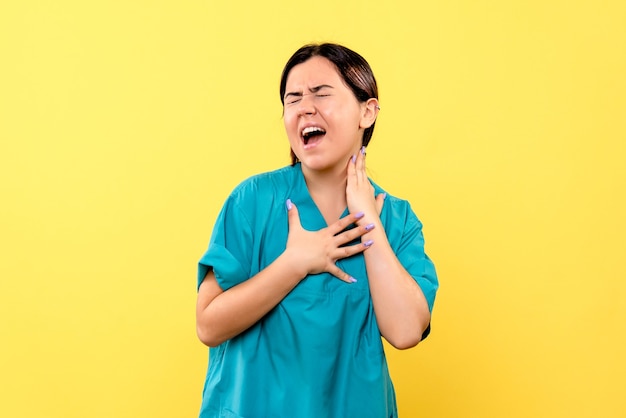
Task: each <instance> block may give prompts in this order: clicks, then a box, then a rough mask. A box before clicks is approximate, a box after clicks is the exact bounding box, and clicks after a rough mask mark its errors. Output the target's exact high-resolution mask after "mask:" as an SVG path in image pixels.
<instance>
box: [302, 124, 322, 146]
mask: <svg viewBox="0 0 626 418" xmlns="http://www.w3.org/2000/svg"><path fill="white" fill-rule="evenodd" d="M324 135H326V131H325V130H324V129H322V128H320V127H318V126H311V127H308V128H304V129H303V130H302V140H303V141H304V145H309V144H314V143H316V142H318V141H319V140H320V139H322V138H323V137H324Z"/></svg>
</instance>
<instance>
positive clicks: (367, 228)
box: [365, 224, 374, 231]
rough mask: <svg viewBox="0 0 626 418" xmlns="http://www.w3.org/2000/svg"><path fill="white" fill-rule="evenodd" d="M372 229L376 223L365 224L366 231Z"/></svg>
mask: <svg viewBox="0 0 626 418" xmlns="http://www.w3.org/2000/svg"><path fill="white" fill-rule="evenodd" d="M372 229H374V224H368V225H365V230H366V231H371V230H372Z"/></svg>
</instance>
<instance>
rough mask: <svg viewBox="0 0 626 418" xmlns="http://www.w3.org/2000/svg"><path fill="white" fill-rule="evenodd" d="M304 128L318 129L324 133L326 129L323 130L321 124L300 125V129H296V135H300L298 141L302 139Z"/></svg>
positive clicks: (308, 123)
mask: <svg viewBox="0 0 626 418" xmlns="http://www.w3.org/2000/svg"><path fill="white" fill-rule="evenodd" d="M306 128H320V129H323V130H324V132H326V128H324V127H323V126H322V125H321V124H319V123H314V122H307V123H304V124H302V125H300V127H299V128H298V134H299V135H300V139H302V132H303V131H304V130H305V129H306Z"/></svg>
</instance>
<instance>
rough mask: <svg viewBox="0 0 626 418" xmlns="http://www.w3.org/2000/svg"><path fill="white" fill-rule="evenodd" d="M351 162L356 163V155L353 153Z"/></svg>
mask: <svg viewBox="0 0 626 418" xmlns="http://www.w3.org/2000/svg"><path fill="white" fill-rule="evenodd" d="M352 162H353V163H356V155H353V156H352Z"/></svg>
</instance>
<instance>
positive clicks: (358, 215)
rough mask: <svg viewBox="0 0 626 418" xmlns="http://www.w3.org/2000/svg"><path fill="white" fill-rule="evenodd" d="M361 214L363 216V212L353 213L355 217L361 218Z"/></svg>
mask: <svg viewBox="0 0 626 418" xmlns="http://www.w3.org/2000/svg"><path fill="white" fill-rule="evenodd" d="M363 216H365V214H364V213H363V212H357V213H356V214H355V215H354V217H355V218H356V219H361V218H362V217H363Z"/></svg>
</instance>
